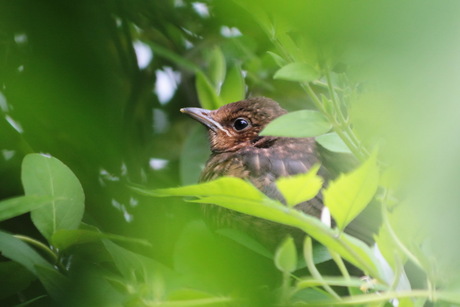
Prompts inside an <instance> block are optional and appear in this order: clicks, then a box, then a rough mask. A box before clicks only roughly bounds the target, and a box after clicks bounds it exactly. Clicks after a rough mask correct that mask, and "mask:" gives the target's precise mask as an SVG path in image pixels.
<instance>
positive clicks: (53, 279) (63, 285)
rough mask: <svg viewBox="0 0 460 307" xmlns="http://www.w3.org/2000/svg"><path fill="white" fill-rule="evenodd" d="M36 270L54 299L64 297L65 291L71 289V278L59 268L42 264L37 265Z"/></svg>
mask: <svg viewBox="0 0 460 307" xmlns="http://www.w3.org/2000/svg"><path fill="white" fill-rule="evenodd" d="M35 270H36V271H37V276H38V279H40V282H41V283H42V285H43V286H44V287H45V289H46V291H47V292H48V293H49V294H50V296H51V297H52V298H53V299H55V300H59V299H62V297H63V295H64V293H67V291H69V289H70V288H69V286H70V280H69V279H68V278H67V277H66V276H64V275H62V274H61V273H59V272H58V271H57V270H55V269H53V268H52V267H49V266H42V265H35Z"/></svg>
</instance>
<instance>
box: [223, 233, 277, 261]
mask: <svg viewBox="0 0 460 307" xmlns="http://www.w3.org/2000/svg"><path fill="white" fill-rule="evenodd" d="M215 232H216V233H218V234H219V235H222V236H224V237H226V238H229V239H230V240H233V241H235V242H237V243H238V244H240V245H243V246H245V247H246V248H248V249H250V250H252V251H253V252H256V253H257V254H259V255H262V256H264V257H267V258H268V259H273V253H272V252H270V251H269V250H268V249H267V248H266V247H265V246H263V245H262V244H260V243H259V242H258V241H256V240H255V239H254V238H253V237H251V236H250V235H249V234H248V233H246V232H244V231H241V230H239V229H232V228H222V229H217V230H216V231H215Z"/></svg>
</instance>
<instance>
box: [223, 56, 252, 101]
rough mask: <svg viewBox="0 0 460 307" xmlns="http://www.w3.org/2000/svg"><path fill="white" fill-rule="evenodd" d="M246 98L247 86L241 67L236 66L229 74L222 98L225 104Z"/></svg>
mask: <svg viewBox="0 0 460 307" xmlns="http://www.w3.org/2000/svg"><path fill="white" fill-rule="evenodd" d="M245 97H246V84H245V82H244V78H243V73H242V71H241V67H240V66H239V65H234V66H233V67H232V68H231V69H230V71H229V72H228V73H227V76H226V78H225V82H224V84H223V85H222V89H221V91H220V98H221V99H222V101H223V102H224V103H229V102H235V101H240V100H243V99H244V98H245Z"/></svg>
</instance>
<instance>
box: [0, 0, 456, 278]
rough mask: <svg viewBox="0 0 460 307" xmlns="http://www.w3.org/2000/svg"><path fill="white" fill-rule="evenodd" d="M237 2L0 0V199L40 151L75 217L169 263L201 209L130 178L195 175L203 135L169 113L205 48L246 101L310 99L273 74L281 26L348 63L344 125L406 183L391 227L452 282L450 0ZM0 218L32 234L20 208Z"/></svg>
mask: <svg viewBox="0 0 460 307" xmlns="http://www.w3.org/2000/svg"><path fill="white" fill-rule="evenodd" d="M246 2H250V3H246ZM246 2H245V1H240V0H236V1H211V0H209V1H199V2H198V1H187V0H162V1H159V0H157V1H141V0H134V1H128V0H125V1H123V0H105V1H90V0H83V1H72V2H69V1H59V0H54V1H53V0H46V1H32V0H20V1H5V0H2V1H1V2H0V108H1V116H0V153H1V155H0V199H5V198H8V197H12V196H15V195H20V194H22V193H23V192H22V187H21V182H20V165H21V161H22V158H23V157H24V155H26V154H27V153H30V152H41V153H47V154H51V155H52V156H54V157H56V158H58V159H60V160H61V161H63V162H64V163H65V164H66V165H68V166H69V167H70V169H72V171H73V172H75V174H76V175H77V177H78V178H79V180H80V181H81V183H82V185H83V189H84V191H85V196H86V211H85V221H86V222H87V223H89V224H91V225H95V226H97V227H99V228H100V229H102V230H103V231H105V232H110V233H117V234H123V235H127V236H133V237H137V238H144V239H147V240H149V241H150V242H152V244H153V247H152V248H151V249H149V250H148V251H143V252H144V253H146V254H148V255H149V256H151V257H153V258H154V259H156V260H158V261H159V262H161V263H164V264H167V265H172V263H173V262H174V257H175V256H177V253H179V252H180V251H177V244H176V243H177V242H178V241H180V240H184V233H186V234H193V233H194V231H198V233H199V234H198V235H197V236H193V235H191V236H192V238H191V239H187V240H186V242H188V243H187V244H188V245H187V244H186V245H184V246H182V248H183V249H184V251H182V252H183V253H187V252H190V249H192V250H193V248H194V247H195V246H199V244H200V243H201V244H204V242H207V241H206V240H207V239H206V238H201V237H200V235H202V234H201V232H199V230H197V229H199V228H200V225H198V224H197V225H195V224H192V225H191V224H190V221H192V220H199V214H198V213H197V212H196V211H197V208H195V206H190V205H184V203H183V202H182V201H181V200H178V199H151V198H150V199H144V198H142V197H140V196H138V195H133V194H132V193H131V192H130V191H129V189H128V188H127V185H128V184H130V183H136V184H143V185H146V186H149V187H171V186H178V185H181V184H185V183H192V182H193V181H194V180H196V178H197V177H198V174H199V172H200V165H202V164H203V162H204V161H205V159H206V157H207V155H208V154H209V151H208V148H207V144H206V139H205V135H204V129H202V128H201V127H197V126H198V125H197V124H196V122H193V121H191V120H190V119H189V118H187V117H186V116H183V115H182V114H181V113H180V112H179V109H180V108H181V107H187V106H199V101H198V98H197V93H196V89H195V72H196V71H197V70H201V71H204V72H206V73H208V74H210V73H211V72H210V71H209V68H210V66H211V64H210V63H212V60H213V50H215V48H216V47H219V48H220V50H221V51H222V54H223V56H224V59H225V63H226V64H227V66H228V67H232V66H235V65H236V66H238V67H241V68H242V70H243V72H244V76H245V82H246V85H247V88H246V89H247V93H246V94H247V95H248V96H258V95H263V96H268V97H271V98H273V99H275V100H277V101H279V102H280V103H281V105H282V106H283V107H285V108H286V109H288V110H296V109H300V108H311V107H312V104H311V101H310V100H309V97H308V96H307V95H306V94H305V93H304V92H303V91H302V89H301V88H300V87H299V86H298V85H297V84H295V83H292V82H287V81H282V80H273V74H274V72H275V71H276V70H277V68H278V66H277V64H276V62H275V61H274V60H273V58H272V57H271V56H270V55H269V54H268V53H267V51H275V50H276V47H277V46H275V45H273V43H272V41H271V40H270V35H274V36H276V35H277V34H278V33H279V32H285V33H289V37H290V39H291V41H292V44H293V46H295V48H294V47H292V49H290V50H291V51H292V52H296V53H298V55H299V56H301V57H302V58H303V59H304V60H305V61H306V62H308V63H309V64H311V65H313V66H315V65H321V64H322V63H325V62H326V63H329V64H330V65H333V66H335V67H336V68H337V69H346V71H347V73H348V76H349V78H350V80H352V82H353V83H354V84H357V86H358V87H359V88H360V89H362V91H361V94H360V96H359V97H356V99H354V100H353V101H352V104H351V106H350V110H351V111H350V115H351V120H352V122H353V127H354V128H355V131H356V132H357V134H358V135H359V136H360V137H361V139H362V140H363V142H364V143H365V144H367V145H368V146H369V147H372V146H374V145H375V144H378V145H379V148H380V150H381V152H382V156H383V157H384V160H385V162H386V163H388V164H390V165H392V167H393V168H394V169H396V170H397V173H399V176H398V177H397V178H399V179H398V181H399V182H397V183H396V182H395V183H394V185H395V186H397V187H398V189H400V188H401V187H403V189H402V190H403V194H404V198H405V203H404V206H402V207H401V208H398V209H397V210H395V212H394V214H395V220H396V221H397V222H396V225H397V228H398V229H399V231H400V232H401V233H403V234H404V236H405V237H406V239H407V240H408V241H410V240H413V239H414V238H416V239H417V240H418V239H420V240H422V239H426V238H430V240H428V241H426V240H424V243H423V244H420V245H419V246H418V248H420V249H421V250H422V251H423V253H424V254H425V255H426V257H427V259H436V268H434V269H433V270H435V272H434V273H433V274H436V276H438V277H439V280H440V281H441V283H442V282H445V285H447V284H449V285H450V284H451V282H453V281H454V280H455V281H456V280H457V279H458V277H457V276H458V274H459V273H460V272H459V267H460V263H459V260H458V257H457V256H456V255H458V252H459V251H460V244H459V243H458V239H457V235H458V233H459V231H460V226H459V225H460V223H459V221H458V219H459V217H460V205H459V204H460V189H459V187H458V185H459V182H460V175H459V174H460V158H459V157H460V138H459V136H458V130H459V129H458V125H459V122H460V121H459V120H460V103H459V97H460V73H459V71H460V19H459V18H458V12H460V2H458V1H442V2H435V1H300V0H289V1H275V0H272V1H246ZM261 12H268V14H267V15H265V14H262V13H261ZM266 16H268V20H265V19H264V18H266ZM264 20H265V21H264ZM264 22H265V23H266V24H270V25H271V27H272V29H271V30H272V31H271V33H270V32H269V33H267V31H266V29H267V27H265V29H264V26H263V24H264ZM268 28H270V26H269V27H268ZM285 43H286V42H285ZM315 89H316V90H317V91H318V92H320V91H321V88H320V87H318V88H315ZM0 226H1V228H2V229H4V230H7V231H10V232H13V233H21V234H27V235H30V236H32V237H36V238H40V236H39V234H38V233H37V232H36V230H35V229H34V227H33V226H32V223H31V222H30V219H29V217H28V216H21V217H18V218H15V219H12V220H9V221H6V222H4V223H2V224H1V225H0ZM184 229H185V230H186V231H185V232H184ZM193 240H196V241H197V242H195V241H193ZM414 240H415V239H414ZM190 242H193V244H192V243H190ZM420 242H421V241H420ZM427 242H428V243H427ZM217 249H220V250H221V251H222V254H225V253H227V252H229V251H231V250H232V249H231V247H228V246H223V247H221V246H219V247H218V248H217ZM197 250H200V249H199V248H197ZM192 255H193V256H192ZM190 257H197V258H199V257H200V255H199V253H191V254H190ZM235 257H236V258H235V259H240V258H238V257H241V259H244V257H245V256H244V255H240V256H235ZM216 259H218V258H216ZM235 259H233V260H229V261H230V262H232V261H234V262H238V261H239V260H235ZM267 261H268V260H267ZM240 263H241V262H240ZM247 263H248V267H247V268H249V267H251V266H252V265H253V262H251V261H250V260H248V262H247ZM267 265H268V264H267ZM220 266H221V265H220V263H215V264H210V267H211V269H217V268H219V267H220ZM247 268H246V267H245V266H244V264H242V267H241V271H240V273H239V274H241V275H240V277H241V276H244V271H245V270H246V269H247ZM202 269H203V270H206V269H209V268H202ZM211 269H210V270H211ZM197 270H199V269H197ZM258 272H259V273H260V274H262V272H267V270H266V268H263V267H261V268H260V270H259V271H258ZM272 273H273V272H272ZM222 274H223V273H222ZM267 274H268V275H270V274H271V273H270V272H268V273H267ZM273 274H274V273H273ZM259 277H260V278H261V279H263V278H265V276H259ZM210 278H211V277H210ZM204 279H206V278H204ZM203 282H205V281H203ZM210 283H212V282H210ZM228 283H229V284H231V281H228Z"/></svg>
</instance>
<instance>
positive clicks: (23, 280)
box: [0, 261, 36, 299]
mask: <svg viewBox="0 0 460 307" xmlns="http://www.w3.org/2000/svg"><path fill="white" fill-rule="evenodd" d="M0 276H2V278H1V279H0V289H2V291H1V292H0V299H4V298H7V297H8V296H10V295H13V294H15V293H18V292H20V291H23V290H24V289H26V288H27V287H28V286H29V284H30V283H31V282H32V281H33V280H35V279H36V277H35V276H34V275H33V274H32V272H30V271H29V270H27V269H26V268H25V267H23V266H21V265H20V264H19V263H17V262H14V261H2V262H0Z"/></svg>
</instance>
